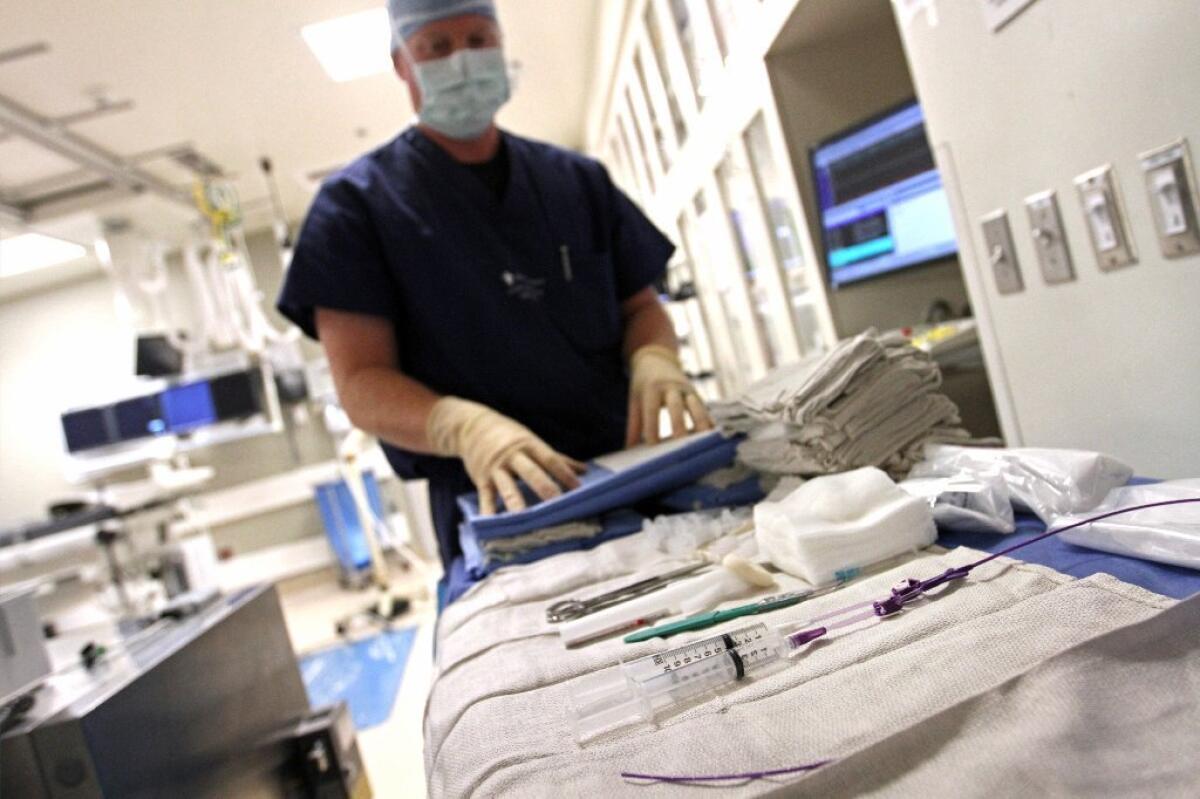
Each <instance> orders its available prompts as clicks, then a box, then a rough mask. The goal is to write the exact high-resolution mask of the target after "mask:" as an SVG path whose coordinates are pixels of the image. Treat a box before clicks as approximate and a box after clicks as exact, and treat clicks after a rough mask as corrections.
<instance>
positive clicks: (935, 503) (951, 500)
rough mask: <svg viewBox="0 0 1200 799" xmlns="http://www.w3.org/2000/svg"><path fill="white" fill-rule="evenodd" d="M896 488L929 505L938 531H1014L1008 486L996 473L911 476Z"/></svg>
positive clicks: (1014, 522) (1014, 523) (1006, 532)
mask: <svg viewBox="0 0 1200 799" xmlns="http://www.w3.org/2000/svg"><path fill="white" fill-rule="evenodd" d="M900 487H901V488H903V489H904V490H905V491H907V492H908V493H910V494H912V495H913V496H914V497H920V498H921V499H924V500H925V501H927V502H928V503H929V505H930V507H932V508H933V520H934V521H935V522H936V523H937V526H938V529H941V530H958V531H961V532H968V533H998V534H1001V535H1005V534H1008V533H1011V532H1013V531H1014V530H1016V529H1017V525H1016V520H1015V519H1014V518H1013V509H1012V497H1011V495H1010V494H1009V491H1008V485H1007V484H1006V483H1005V482H1004V478H1003V477H1001V476H1000V475H999V474H998V473H997V474H992V475H983V474H980V475H957V476H955V477H913V478H910V479H908V480H905V481H903V482H902V483H900Z"/></svg>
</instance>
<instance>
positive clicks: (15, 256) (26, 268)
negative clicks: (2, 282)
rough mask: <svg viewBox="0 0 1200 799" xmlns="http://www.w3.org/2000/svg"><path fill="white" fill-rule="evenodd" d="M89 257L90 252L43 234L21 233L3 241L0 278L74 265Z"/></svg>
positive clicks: (1, 240) (0, 249)
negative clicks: (77, 261) (75, 262)
mask: <svg viewBox="0 0 1200 799" xmlns="http://www.w3.org/2000/svg"><path fill="white" fill-rule="evenodd" d="M85 255H87V248H86V247H84V246H82V245H79V244H76V243H75V242H73V241H66V240H65V239H56V238H54V237H53V236H44V235H42V234H41V233H22V234H21V235H19V236H13V237H12V238H10V239H0V277H12V276H13V275H20V274H24V273H25V272H32V271H34V270H36V269H45V268H46V267H48V266H56V265H58V264H63V263H66V262H67V261H75V260H77V259H79V258H82V257H84V256H85Z"/></svg>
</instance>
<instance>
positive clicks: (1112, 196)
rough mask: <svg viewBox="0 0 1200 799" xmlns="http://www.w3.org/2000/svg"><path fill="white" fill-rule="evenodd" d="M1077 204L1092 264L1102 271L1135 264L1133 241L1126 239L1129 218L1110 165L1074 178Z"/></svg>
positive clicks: (1127, 236)
mask: <svg viewBox="0 0 1200 799" xmlns="http://www.w3.org/2000/svg"><path fill="white" fill-rule="evenodd" d="M1075 188H1076V189H1078V190H1079V204H1080V206H1082V208H1083V221H1084V222H1085V223H1086V225H1087V229H1088V238H1090V239H1091V241H1092V252H1094V253H1095V255H1096V263H1097V264H1099V266H1100V268H1101V269H1102V270H1104V271H1106V272H1107V271H1109V270H1112V269H1120V268H1121V267H1122V266H1129V265H1130V264H1132V263H1136V262H1137V252H1136V251H1135V250H1134V246H1133V238H1132V237H1131V236H1130V235H1129V221H1128V220H1129V216H1128V215H1127V214H1126V213H1125V203H1124V202H1123V201H1122V199H1121V191H1120V189H1119V188H1118V187H1117V176H1116V175H1115V174H1114V173H1113V168H1112V164H1105V165H1104V166H1101V167H1097V168H1096V169H1093V170H1091V171H1089V172H1085V173H1083V174H1082V175H1080V176H1079V177H1077V178H1075Z"/></svg>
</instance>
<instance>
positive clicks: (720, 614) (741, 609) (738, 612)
mask: <svg viewBox="0 0 1200 799" xmlns="http://www.w3.org/2000/svg"><path fill="white" fill-rule="evenodd" d="M815 593H817V592H816V591H811V590H810V591H792V592H790V593H787V594H776V595H775V596H769V597H766V598H765V599H760V600H758V601H757V602H751V603H749V604H748V605H738V606H737V607H736V608H727V609H725V610H712V611H709V612H707V613H698V614H696V615H695V616H688V617H687V618H686V619H680V620H679V621H675V622H671V623H670V624H660V625H659V626H657V627H648V628H646V629H644V630H638V631H637V632H635V633H630V634H629V635H627V636H625V638H624V641H625V643H627V644H636V643H638V642H639V641H649V640H650V639H651V638H670V637H671V636H672V635H676V634H678V633H686V632H689V631H691V630H703V629H704V628H705V627H711V626H713V625H714V624H720V623H721V622H723V621H729V620H730V619H740V618H741V617H742V616H754V615H757V614H759V613H770V612H771V611H772V610H780V609H782V608H790V607H791V606H792V605H798V604H800V603H801V602H803V601H804V600H806V599H808V598H809V597H810V596H812V595H813V594H815Z"/></svg>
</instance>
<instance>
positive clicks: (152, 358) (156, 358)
mask: <svg viewBox="0 0 1200 799" xmlns="http://www.w3.org/2000/svg"><path fill="white" fill-rule="evenodd" d="M182 370H183V353H182V352H180V351H179V350H178V349H177V348H176V347H175V345H173V344H172V343H171V342H170V341H169V340H168V339H167V337H166V336H164V335H160V334H150V335H142V336H138V338H137V350H136V358H135V367H134V371H135V372H136V373H137V374H139V375H141V376H143V377H173V376H175V375H177V374H179V373H180V372H181V371H182Z"/></svg>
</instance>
